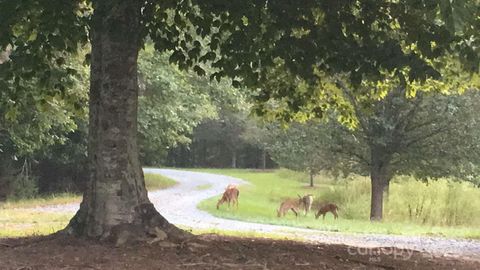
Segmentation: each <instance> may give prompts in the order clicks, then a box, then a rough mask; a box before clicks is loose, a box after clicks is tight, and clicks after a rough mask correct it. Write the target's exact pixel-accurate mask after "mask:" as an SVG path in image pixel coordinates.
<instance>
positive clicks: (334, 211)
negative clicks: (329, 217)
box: [332, 210, 338, 219]
mask: <svg viewBox="0 0 480 270" xmlns="http://www.w3.org/2000/svg"><path fill="white" fill-rule="evenodd" d="M332 213H333V216H334V218H335V219H337V218H338V214H337V210H333V211H332Z"/></svg>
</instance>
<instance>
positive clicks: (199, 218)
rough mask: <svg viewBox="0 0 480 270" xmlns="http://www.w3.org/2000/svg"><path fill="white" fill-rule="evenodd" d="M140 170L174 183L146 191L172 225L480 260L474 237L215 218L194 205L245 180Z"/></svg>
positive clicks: (53, 208) (63, 208)
mask: <svg viewBox="0 0 480 270" xmlns="http://www.w3.org/2000/svg"><path fill="white" fill-rule="evenodd" d="M144 171H145V172H146V173H158V174H161V175H164V176H166V177H169V178H171V179H174V180H175V181H177V182H178V184H177V185H175V186H173V187H172V188H169V189H165V190H159V191H154V192H150V193H149V197H150V200H151V201H152V203H153V204H154V205H155V207H156V208H157V209H158V210H159V211H160V213H162V215H163V216H164V217H165V218H167V219H168V220H169V221H170V222H171V223H173V224H176V225H181V226H186V227H192V228H196V229H219V230H229V231H243V232H256V233H262V232H264V233H274V234H276V235H284V236H285V237H295V238H298V239H303V240H305V241H309V242H321V243H330V244H345V245H348V246H352V252H364V251H365V250H363V249H361V248H362V247H385V248H387V249H384V250H385V252H388V250H389V249H388V248H389V247H397V248H405V249H408V250H417V251H422V252H425V256H449V257H460V258H464V259H472V260H477V261H480V241H478V240H456V239H444V238H437V237H416V236H394V235H375V234H344V233H334V232H322V231H318V230H311V229H302V228H293V227H286V226H278V225H269V224H259V223H251V222H244V221H237V220H227V219H221V218H217V217H214V216H212V215H211V214H209V213H207V212H205V211H201V210H199V209H197V207H196V206H197V204H198V203H199V202H201V201H202V200H205V199H207V198H210V197H212V196H215V195H218V194H221V193H222V192H223V191H224V189H225V187H226V186H227V185H228V184H232V183H234V184H247V183H246V182H245V181H243V180H241V179H238V178H233V177H229V176H223V175H217V174H209V173H199V172H188V171H180V170H169V169H152V168H145V169H144ZM206 185H210V187H209V188H207V189H202V190H199V189H197V186H206ZM37 209H38V210H40V211H55V212H57V211H69V212H70V211H71V212H74V211H76V209H78V205H72V204H69V205H56V206H47V207H39V208H37ZM354 247H359V248H354Z"/></svg>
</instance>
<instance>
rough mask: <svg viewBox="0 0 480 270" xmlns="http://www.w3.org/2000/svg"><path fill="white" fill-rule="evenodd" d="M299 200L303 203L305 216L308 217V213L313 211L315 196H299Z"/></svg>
mask: <svg viewBox="0 0 480 270" xmlns="http://www.w3.org/2000/svg"><path fill="white" fill-rule="evenodd" d="M297 195H298V194H297ZM298 198H299V199H300V200H301V202H302V205H303V209H304V215H305V216H306V215H307V214H308V212H310V210H311V209H312V204H313V195H312V194H307V195H305V196H303V197H302V196H300V195H298Z"/></svg>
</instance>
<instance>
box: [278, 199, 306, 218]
mask: <svg viewBox="0 0 480 270" xmlns="http://www.w3.org/2000/svg"><path fill="white" fill-rule="evenodd" d="M301 204H302V200H301V198H300V199H286V200H285V201H283V202H282V203H281V204H280V208H279V209H278V210H277V217H283V216H285V214H286V213H287V212H288V210H292V212H293V213H294V214H295V216H296V217H298V209H299V208H300V206H301Z"/></svg>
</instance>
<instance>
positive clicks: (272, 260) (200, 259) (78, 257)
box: [0, 235, 480, 270]
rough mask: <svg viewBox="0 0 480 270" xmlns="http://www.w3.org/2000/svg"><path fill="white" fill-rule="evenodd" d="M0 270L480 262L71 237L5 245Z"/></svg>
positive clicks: (264, 244) (403, 253) (210, 238)
mask: <svg viewBox="0 0 480 270" xmlns="http://www.w3.org/2000/svg"><path fill="white" fill-rule="evenodd" d="M0 269H14V270H20V269H22V270H27V269H28V270H30V269H31V270H33V269H49V270H50V269H142V270H143V269H289V270H290V269H436V270H442V269H480V262H479V261H469V260H458V259H453V258H445V257H432V256H430V255H428V254H425V253H419V252H413V251H409V250H399V249H394V248H392V249H389V248H382V249H358V248H352V247H348V246H344V245H325V244H315V245H313V244H305V243H301V242H294V241H278V240H271V239H258V238H256V239H252V238H233V237H222V236H217V235H203V236H199V237H195V238H193V239H191V240H188V241H187V242H183V243H181V244H175V243H171V242H157V243H154V244H135V245H129V246H124V247H114V246H113V245H111V244H106V243H99V242H94V241H88V240H82V239H77V238H71V237H63V236H56V237H36V238H16V239H0Z"/></svg>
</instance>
